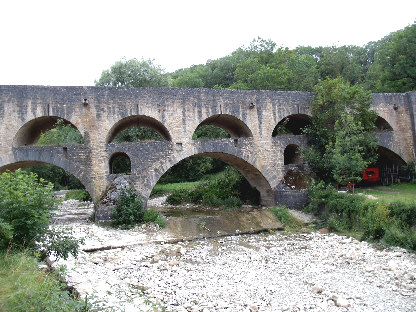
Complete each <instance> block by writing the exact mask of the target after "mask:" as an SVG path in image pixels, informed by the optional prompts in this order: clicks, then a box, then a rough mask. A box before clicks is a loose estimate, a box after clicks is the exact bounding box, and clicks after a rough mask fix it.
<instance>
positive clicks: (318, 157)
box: [303, 77, 377, 181]
mask: <svg viewBox="0 0 416 312" xmlns="http://www.w3.org/2000/svg"><path fill="white" fill-rule="evenodd" d="M314 92H315V95H314V98H313V101H312V103H311V109H312V118H311V126H309V127H308V128H307V129H306V130H305V133H306V134H307V135H308V140H309V144H310V148H308V149H304V150H303V154H304V155H303V156H304V158H305V160H307V161H308V163H309V165H310V166H311V168H312V170H313V171H314V172H315V173H316V174H317V176H318V177H319V178H321V179H323V180H326V181H330V180H332V179H333V178H334V161H332V156H333V154H334V149H335V146H336V145H335V143H336V141H337V135H338V138H339V140H340V135H341V134H340V131H341V130H342V129H341V127H340V126H336V124H337V122H338V124H339V125H341V124H342V122H345V120H344V121H343V118H344V117H343V116H344V115H345V114H348V115H349V116H350V117H349V118H351V121H349V126H351V127H352V125H351V124H350V123H353V124H354V125H355V126H354V127H355V128H358V129H360V131H359V132H360V133H363V134H365V138H366V140H358V142H357V144H360V148H362V154H363V155H364V160H366V161H370V160H374V159H375V156H374V155H375V149H374V142H375V140H376V138H375V134H372V131H373V130H374V128H375V124H374V123H375V120H376V118H377V114H376V113H375V112H373V111H370V106H371V93H369V92H366V91H364V89H363V88H362V87H360V86H357V85H355V86H351V85H350V84H349V83H348V82H346V81H345V80H344V79H342V78H341V77H339V78H336V79H329V78H328V79H326V80H324V81H321V82H319V83H318V84H317V85H316V87H315V88H314ZM355 128H354V129H355ZM341 143H342V142H341V141H339V143H338V144H339V146H338V147H337V148H341V146H340V144H341ZM360 151H361V150H360Z"/></svg>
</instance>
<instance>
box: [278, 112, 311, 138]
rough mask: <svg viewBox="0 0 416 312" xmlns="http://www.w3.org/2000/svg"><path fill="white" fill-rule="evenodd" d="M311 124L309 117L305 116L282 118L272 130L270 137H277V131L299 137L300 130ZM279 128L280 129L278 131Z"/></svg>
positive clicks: (295, 115)
mask: <svg viewBox="0 0 416 312" xmlns="http://www.w3.org/2000/svg"><path fill="white" fill-rule="evenodd" d="M310 124H311V117H310V116H309V115H306V114H292V115H289V116H286V117H284V118H283V119H282V120H280V121H279V123H278V124H277V125H276V127H275V128H274V129H273V133H272V136H273V137H274V136H276V135H279V130H283V132H285V131H287V132H286V133H289V134H294V135H299V134H303V133H302V129H303V128H304V127H306V126H308V125H310ZM279 128H280V129H279Z"/></svg>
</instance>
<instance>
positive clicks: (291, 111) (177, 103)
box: [0, 86, 416, 206]
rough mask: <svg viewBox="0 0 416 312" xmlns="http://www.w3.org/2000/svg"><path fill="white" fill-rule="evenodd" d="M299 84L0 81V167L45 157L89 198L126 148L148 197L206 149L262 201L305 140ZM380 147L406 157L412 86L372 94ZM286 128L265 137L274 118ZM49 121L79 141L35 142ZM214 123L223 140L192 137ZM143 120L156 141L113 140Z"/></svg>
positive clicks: (306, 98)
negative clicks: (64, 125) (274, 87)
mask: <svg viewBox="0 0 416 312" xmlns="http://www.w3.org/2000/svg"><path fill="white" fill-rule="evenodd" d="M311 99H312V94H311V93H308V92H281V91H247V90H215V89H174V88H107V87H48V86H0V172H1V171H5V170H7V169H15V168H19V167H22V168H23V167H28V166H33V165H35V164H41V163H48V164H53V165H56V166H59V167H61V168H63V169H65V170H66V171H68V172H70V173H71V174H73V175H74V176H75V177H77V178H78V179H79V180H80V181H81V182H82V183H83V184H84V186H85V187H86V189H87V191H88V192H89V193H90V194H91V196H92V197H93V198H94V199H97V198H98V197H99V196H100V194H101V193H102V192H103V191H104V190H105V188H106V187H107V186H108V185H109V184H110V183H111V182H112V180H113V179H114V178H115V177H117V176H118V175H116V174H113V173H112V172H111V162H112V159H113V158H114V156H117V155H126V156H128V157H129V158H130V161H131V174H129V175H126V178H127V179H129V180H130V181H131V182H133V183H134V185H135V188H136V189H137V190H138V191H139V192H140V193H141V194H142V195H143V196H144V197H145V198H148V196H149V195H150V193H151V191H152V189H153V187H154V185H155V184H156V182H157V181H158V180H159V178H160V177H161V176H162V175H163V174H164V173H165V172H166V171H167V170H168V169H169V168H171V167H172V166H173V165H175V164H177V163H178V162H179V161H181V160H183V159H185V158H187V157H192V156H210V157H213V158H217V159H220V160H222V161H224V162H226V163H228V164H230V165H232V166H233V167H235V168H236V169H237V170H238V171H239V172H240V173H241V174H242V175H243V176H244V177H245V178H246V179H247V180H248V181H249V182H250V184H251V185H252V186H254V187H256V188H257V190H258V191H259V192H260V197H261V203H262V204H263V205H265V206H272V205H275V203H276V202H279V193H278V191H277V190H278V185H279V183H280V182H281V180H282V178H283V176H284V175H285V172H286V171H287V170H288V168H289V167H290V166H291V165H293V164H295V165H296V164H299V163H298V160H294V158H295V157H293V156H294V155H295V151H296V148H297V147H299V146H306V138H305V137H304V136H303V135H296V134H297V133H298V130H297V129H299V127H303V126H304V125H305V124H307V122H308V119H309V115H310V108H309V104H310V101H311ZM373 109H374V110H375V111H376V112H377V114H378V116H379V118H378V119H377V122H376V124H377V127H378V129H379V130H380V131H379V132H378V135H379V144H380V151H382V154H383V155H384V156H385V157H386V159H388V160H389V161H393V162H396V163H397V162H399V163H404V162H408V161H410V160H411V159H413V158H414V153H415V146H416V134H415V122H416V120H415V112H416V92H408V93H401V94H374V95H373ZM286 117H289V118H290V119H289V120H290V121H289V123H288V124H287V126H288V127H289V128H290V127H291V128H293V129H292V130H293V131H292V132H293V133H295V134H294V135H281V136H275V137H273V136H272V133H273V130H274V128H275V126H276V125H277V124H279V122H281V121H282V120H283V119H284V118H286ZM58 119H64V120H65V121H66V122H68V123H70V124H71V125H73V126H74V127H76V128H77V129H78V130H79V131H80V133H81V134H82V135H83V137H84V144H79V145H60V146H37V145H35V143H36V141H37V140H38V138H39V136H40V134H41V133H42V131H45V130H48V129H51V128H52V127H53V125H54V124H55V123H56V121H57V120H58ZM209 124H212V125H217V126H220V127H222V128H224V129H225V130H227V132H228V133H229V134H230V136H231V138H230V139H213V140H193V139H192V135H193V133H194V131H195V129H196V128H197V127H198V126H199V125H209ZM134 125H140V126H146V127H150V128H152V129H154V130H156V131H157V132H158V133H159V134H161V136H162V137H163V138H164V141H146V142H144V141H142V142H137V143H114V142H113V139H114V137H115V136H116V135H117V134H118V133H119V132H120V131H122V130H123V129H125V128H127V127H130V126H134Z"/></svg>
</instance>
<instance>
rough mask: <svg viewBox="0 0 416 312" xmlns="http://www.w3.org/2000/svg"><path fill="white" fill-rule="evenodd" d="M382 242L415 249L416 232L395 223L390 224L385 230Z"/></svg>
mask: <svg viewBox="0 0 416 312" xmlns="http://www.w3.org/2000/svg"><path fill="white" fill-rule="evenodd" d="M383 242H384V243H385V244H387V245H389V246H399V247H402V248H406V249H410V250H416V232H415V231H412V230H411V229H408V228H403V227H401V226H398V225H397V224H391V225H389V226H388V227H387V229H386V230H385V234H384V236H383Z"/></svg>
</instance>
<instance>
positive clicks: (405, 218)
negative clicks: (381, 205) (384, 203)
mask: <svg viewBox="0 0 416 312" xmlns="http://www.w3.org/2000/svg"><path fill="white" fill-rule="evenodd" d="M388 209H389V210H390V211H391V215H392V217H394V218H395V219H396V220H397V221H398V222H399V223H400V224H401V225H402V226H408V227H412V226H415V225H416V203H405V202H400V201H397V202H392V203H390V204H388Z"/></svg>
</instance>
